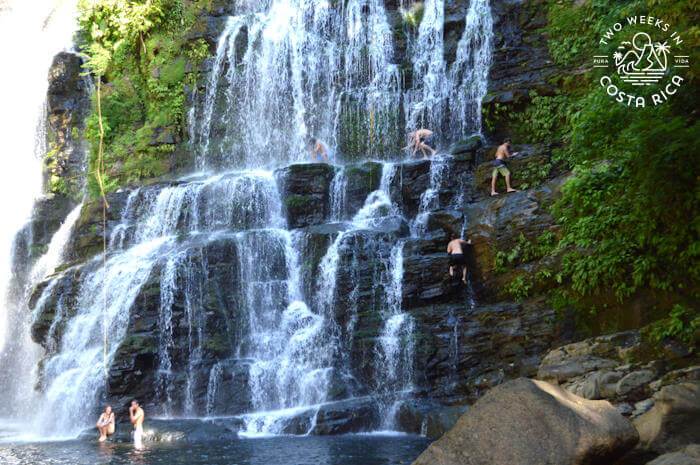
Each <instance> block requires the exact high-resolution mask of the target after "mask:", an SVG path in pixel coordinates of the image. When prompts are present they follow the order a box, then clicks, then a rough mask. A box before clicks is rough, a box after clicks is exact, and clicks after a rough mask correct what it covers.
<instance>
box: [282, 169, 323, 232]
mask: <svg viewBox="0 0 700 465" xmlns="http://www.w3.org/2000/svg"><path fill="white" fill-rule="evenodd" d="M334 175H335V169H334V168H333V166H331V165H328V164H325V163H314V164H309V165H291V166H288V167H286V168H283V169H281V170H278V171H276V172H275V176H276V177H277V179H278V182H279V183H280V188H281V189H280V190H281V192H282V198H283V202H284V208H285V210H286V213H287V220H288V222H289V227H290V228H292V229H294V228H301V227H304V226H310V225H312V224H320V223H324V222H325V221H326V220H327V219H328V217H329V214H330V206H329V187H330V183H331V180H332V179H333V176H334Z"/></svg>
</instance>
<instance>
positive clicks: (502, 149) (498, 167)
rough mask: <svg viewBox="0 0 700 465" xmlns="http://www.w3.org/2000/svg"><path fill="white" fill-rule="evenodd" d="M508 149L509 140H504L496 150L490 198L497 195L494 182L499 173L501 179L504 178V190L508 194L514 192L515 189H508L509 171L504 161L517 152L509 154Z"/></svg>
mask: <svg viewBox="0 0 700 465" xmlns="http://www.w3.org/2000/svg"><path fill="white" fill-rule="evenodd" d="M509 148H510V138H506V139H505V140H504V141H503V144H501V145H500V146H499V147H498V149H496V159H495V160H494V161H493V173H492V174H491V196H492V197H493V196H494V195H498V192H496V180H497V179H498V173H501V175H502V176H503V177H505V178H506V188H507V189H508V192H515V189H513V188H512V187H510V170H509V169H508V167H507V166H506V161H505V160H506V159H507V158H513V157H514V156H516V155H517V154H518V153H519V152H514V153H512V154H511V153H510V152H509V151H508V149H509Z"/></svg>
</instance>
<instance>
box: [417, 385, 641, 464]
mask: <svg viewBox="0 0 700 465" xmlns="http://www.w3.org/2000/svg"><path fill="white" fill-rule="evenodd" d="M638 440H639V437H638V434H637V431H636V430H635V429H634V427H633V426H632V423H631V422H630V421H629V420H627V419H626V418H624V417H623V416H622V415H620V414H619V413H618V412H617V411H616V410H615V409H614V408H613V406H612V405H610V404H609V403H608V402H606V401H590V400H586V399H583V398H581V397H578V396H575V395H573V394H571V393H569V392H567V391H565V390H563V389H561V388H560V387H558V386H554V385H552V384H550V383H547V382H544V381H537V380H531V379H526V378H519V379H516V380H513V381H510V382H507V383H505V384H502V385H500V386H498V387H496V388H494V389H492V390H491V391H489V392H488V393H487V394H486V395H485V396H484V397H482V398H481V399H480V400H479V401H478V402H476V404H474V406H473V407H472V408H471V409H469V410H468V411H467V412H466V413H465V414H464V415H462V417H461V418H460V419H459V421H458V422H457V424H456V425H455V426H454V428H452V430H450V431H449V432H447V433H446V434H445V435H444V436H443V437H442V438H440V439H439V440H438V441H436V442H434V443H433V444H431V445H430V447H428V449H427V450H426V451H425V452H423V454H421V456H420V457H418V459H417V460H416V461H415V462H413V465H477V464H479V465H480V464H494V465H501V464H509V465H516V464H522V465H526V464H532V465H541V464H550V465H557V464H561V465H574V464H596V465H603V464H607V463H614V461H615V460H616V459H617V458H619V457H621V456H622V455H624V454H625V453H626V452H627V451H628V450H629V449H631V448H632V447H634V445H635V444H636V443H637V441H638Z"/></svg>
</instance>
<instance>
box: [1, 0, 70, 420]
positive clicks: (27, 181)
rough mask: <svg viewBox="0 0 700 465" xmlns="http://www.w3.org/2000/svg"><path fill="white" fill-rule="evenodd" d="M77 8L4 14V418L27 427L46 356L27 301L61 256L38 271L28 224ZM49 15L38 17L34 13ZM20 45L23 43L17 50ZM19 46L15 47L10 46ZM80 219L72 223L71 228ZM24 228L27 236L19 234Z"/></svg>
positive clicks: (44, 3) (15, 9)
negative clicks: (52, 91)
mask: <svg viewBox="0 0 700 465" xmlns="http://www.w3.org/2000/svg"><path fill="white" fill-rule="evenodd" d="M75 3H76V2H75V1H66V2H62V3H61V4H59V5H56V4H55V2H53V1H50V0H40V1H37V2H26V1H22V0H10V1H8V2H5V3H4V4H3V5H2V9H1V10H0V42H1V43H2V44H6V46H4V47H2V49H1V50H0V53H1V56H0V60H1V61H2V63H3V66H4V69H5V72H3V73H2V75H1V76H0V101H2V102H3V110H2V111H0V140H2V144H3V150H2V151H3V153H4V154H5V157H4V158H3V166H4V169H5V170H6V172H8V173H12V175H11V176H9V177H8V178H7V179H6V180H5V181H4V182H3V183H2V184H1V185H0V195H1V196H2V197H3V198H4V199H11V200H10V201H7V202H5V205H4V207H5V208H4V209H3V222H2V227H1V228H0V303H1V305H2V312H0V389H2V391H3V393H4V394H5V397H4V400H3V402H2V405H0V417H3V418H8V417H9V418H18V419H21V420H24V419H26V418H27V417H28V416H30V414H31V413H32V412H33V408H34V405H33V400H34V398H33V396H31V395H28V394H27V393H28V392H32V388H33V385H34V381H35V378H34V376H35V374H36V370H35V367H36V363H37V361H38V360H39V357H40V354H41V348H40V347H39V346H38V345H37V344H34V343H33V342H32V341H31V338H30V334H29V321H28V315H30V313H29V311H28V310H27V308H26V304H25V302H26V298H27V293H28V291H29V290H31V289H30V288H31V287H32V283H33V282H34V283H35V282H36V281H35V280H36V279H42V278H43V277H44V276H43V274H44V273H50V272H53V269H52V266H55V263H56V259H57V258H58V257H60V254H61V251H62V245H63V244H62V243H61V242H62V240H63V239H64V238H65V235H64V234H63V233H64V231H65V229H66V228H67V229H70V226H72V224H69V221H68V220H66V222H64V223H65V225H66V226H65V228H63V230H62V231H60V233H61V234H63V235H62V236H59V237H57V238H56V239H55V240H53V241H52V243H51V246H50V250H49V252H50V253H49V255H48V256H47V257H46V258H44V259H41V260H40V261H41V263H40V264H39V266H36V267H33V266H32V265H33V264H32V263H31V259H29V258H28V256H27V255H25V253H24V252H26V249H25V247H19V246H18V245H19V244H20V243H22V242H23V243H24V245H25V246H29V247H31V246H32V245H33V244H32V243H31V237H32V236H33V235H32V225H31V223H26V222H27V220H28V219H29V215H30V213H31V207H32V204H33V203H34V201H35V199H37V198H38V197H39V195H40V194H41V188H42V186H41V182H42V179H41V174H42V159H43V156H44V154H45V153H46V118H45V114H46V106H45V97H46V90H47V86H48V81H47V75H48V71H49V67H50V65H51V62H52V60H53V57H54V55H56V54H57V53H58V52H60V51H63V50H66V49H70V48H71V47H72V34H73V32H74V31H75V19H74V18H75ZM40 11H43V12H46V13H47V14H44V15H41V14H38V13H37V12H40ZM17 37H24V38H25V39H26V40H23V42H22V45H21V46H19V45H16V42H17ZM12 44H15V45H12ZM73 219H75V215H71V218H70V220H73ZM23 225H24V228H23V231H22V232H21V233H20V234H18V235H17V237H16V238H15V234H16V233H17V231H18V230H20V228H22V226H23Z"/></svg>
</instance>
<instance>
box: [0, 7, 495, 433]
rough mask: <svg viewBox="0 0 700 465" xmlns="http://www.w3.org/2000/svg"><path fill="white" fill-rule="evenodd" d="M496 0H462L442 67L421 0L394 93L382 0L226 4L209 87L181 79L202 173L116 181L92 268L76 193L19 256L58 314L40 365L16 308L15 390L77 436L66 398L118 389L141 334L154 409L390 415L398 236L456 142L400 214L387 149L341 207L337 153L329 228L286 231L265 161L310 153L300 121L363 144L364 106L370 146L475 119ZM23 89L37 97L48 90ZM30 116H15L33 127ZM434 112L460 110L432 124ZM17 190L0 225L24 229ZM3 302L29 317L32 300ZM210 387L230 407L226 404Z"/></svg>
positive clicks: (453, 130)
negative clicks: (370, 180) (454, 41)
mask: <svg viewBox="0 0 700 465" xmlns="http://www.w3.org/2000/svg"><path fill="white" fill-rule="evenodd" d="M16 3H17V4H19V3H20V2H16ZM488 9H489V7H488V2H487V1H486V0H474V1H473V2H472V3H471V5H470V6H469V10H468V14H467V18H466V25H465V31H464V34H463V36H462V39H461V40H460V43H459V47H458V50H457V59H456V61H455V62H454V63H453V64H452V65H448V63H446V61H445V58H444V50H443V49H444V43H443V42H444V40H443V37H442V36H443V28H444V26H443V22H444V1H443V0H427V1H426V3H425V15H424V17H423V21H422V22H421V24H420V26H419V28H418V31H417V34H416V35H415V36H411V37H408V42H409V44H408V49H409V52H410V53H411V56H412V59H413V63H414V64H413V74H414V76H413V79H412V84H411V87H410V89H406V88H405V84H404V82H403V77H402V73H401V72H400V71H399V66H398V64H397V63H396V57H395V56H394V55H395V43H394V42H395V38H394V33H395V31H394V30H393V28H392V26H391V25H390V22H389V19H388V15H387V11H386V9H385V7H384V2H382V1H380V0H348V1H347V2H329V1H327V0H303V1H302V0H269V1H266V2H236V5H235V7H234V12H233V15H232V16H230V17H228V18H227V20H226V23H225V25H224V30H223V32H222V33H221V35H220V37H219V40H218V43H217V45H216V54H215V56H214V57H213V58H212V63H211V71H210V73H209V75H208V76H207V77H206V85H205V88H204V89H203V92H202V93H201V95H200V94H199V93H193V94H194V96H195V97H194V98H195V104H194V106H193V107H192V108H191V109H190V111H189V112H188V128H187V130H188V132H189V134H190V137H191V140H192V142H193V143H194V145H193V157H195V159H196V167H197V169H198V170H199V171H200V172H201V173H199V174H197V175H192V176H190V177H189V178H183V179H179V180H172V181H169V182H167V183H158V184H155V185H149V186H143V187H140V188H137V189H133V190H131V191H130V192H128V193H120V194H116V195H122V197H121V200H120V202H115V203H114V205H119V207H117V208H119V209H121V211H120V216H119V218H118V219H114V220H112V221H110V222H109V224H108V227H107V231H105V232H104V234H106V235H107V240H108V244H109V247H108V254H107V261H106V264H105V265H104V266H103V263H102V257H101V255H100V256H95V257H92V258H91V259H88V260H87V261H85V262H82V263H79V264H77V265H73V266H70V267H68V268H67V269H63V267H60V266H59V265H61V264H62V263H61V252H60V251H61V249H62V245H61V244H65V243H66V242H68V241H69V236H70V234H71V230H72V228H73V223H75V222H76V221H77V220H78V217H79V215H80V211H81V209H80V207H78V208H76V209H75V210H73V212H71V214H70V215H69V216H68V218H67V219H66V221H65V222H64V227H62V228H61V229H60V230H59V231H58V232H57V233H56V235H55V236H54V240H55V244H54V241H52V244H51V246H50V247H49V251H48V253H47V254H46V255H45V256H44V257H42V258H41V259H40V260H39V261H38V262H37V264H36V265H35V266H34V268H33V271H31V270H30V271H31V276H32V278H31V281H33V284H36V282H38V281H43V282H41V283H40V284H39V285H38V286H37V291H36V292H37V295H34V296H32V305H33V307H32V309H33V313H32V314H33V315H34V318H37V319H38V318H45V317H47V316H51V317H52V320H51V324H50V326H49V325H47V326H49V327H48V328H45V329H46V336H45V337H44V341H43V344H44V349H45V352H44V354H43V358H42V359H41V363H38V361H39V359H40V358H41V357H42V354H41V350H40V349H39V348H38V346H37V345H36V344H33V343H31V342H30V341H29V336H28V334H29V328H28V325H29V323H30V322H27V319H26V318H23V319H21V320H22V321H23V322H24V323H22V324H23V325H24V326H23V327H22V328H21V334H26V335H27V337H26V340H27V341H28V343H29V344H30V345H31V347H29V346H28V347H22V348H20V349H17V351H16V352H21V353H22V354H23V356H25V357H27V358H26V360H25V361H24V362H23V363H25V365H23V366H24V367H26V369H24V371H23V373H29V375H30V377H31V380H32V381H31V383H30V382H29V381H27V382H24V383H23V384H22V386H25V387H26V386H29V385H32V383H33V382H34V381H37V383H38V387H39V390H40V391H41V393H42V395H43V396H42V398H41V399H37V403H36V406H38V407H37V408H36V410H38V411H41V412H51V415H50V416H49V418H48V419H47V418H46V417H43V418H42V419H41V420H42V421H41V424H40V425H37V431H39V432H43V433H46V434H49V435H53V436H55V435H56V434H57V433H56V432H60V433H59V434H60V435H61V436H73V437H74V436H75V435H77V434H78V433H79V432H80V431H81V430H82V429H83V428H85V427H88V426H90V425H91V424H92V420H93V419H92V418H86V417H84V416H76V415H75V412H78V411H80V412H90V413H92V412H93V411H95V410H96V409H97V408H98V407H99V406H100V402H102V401H103V400H104V396H105V394H110V395H113V392H111V391H113V390H114V389H115V385H116V384H118V382H119V380H118V378H119V376H122V375H123V374H124V373H128V372H129V371H130V370H129V369H128V367H127V369H124V367H123V366H121V365H120V364H123V363H136V362H135V361H133V360H132V359H133V357H131V355H132V353H131V352H129V351H130V350H131V351H136V350H137V349H139V348H143V346H144V345H145V346H147V348H148V350H147V352H148V355H149V357H151V358H152V359H153V360H152V361H149V363H150V362H152V366H149V368H148V370H151V371H150V372H149V371H148V370H144V372H145V373H146V374H147V375H148V376H152V379H149V380H148V381H145V382H147V383H152V386H153V392H152V397H153V398H152V399H148V400H147V401H149V402H152V405H153V410H150V411H149V415H150V412H153V414H155V415H161V416H164V417H169V418H172V417H183V416H187V417H192V416H195V417H196V416H204V415H206V416H217V415H221V414H226V415H235V416H236V417H237V418H238V419H239V420H241V421H242V425H243V426H242V433H244V434H248V435H258V434H283V433H286V432H287V431H289V428H288V427H289V421H290V420H291V419H293V418H294V417H295V416H298V415H299V414H300V413H302V412H303V413H304V414H305V415H308V416H309V419H310V420H309V422H308V423H304V424H302V425H301V426H300V428H298V429H297V430H295V431H298V432H302V433H304V432H306V433H310V432H312V431H313V428H314V425H315V416H316V415H317V414H318V412H319V411H320V409H321V408H323V406H324V405H328V404H329V403H330V402H334V401H337V400H346V399H352V398H354V397H356V396H365V395H370V396H372V398H374V399H377V401H378V403H379V404H380V405H379V408H380V415H381V417H382V419H383V420H384V421H383V423H382V425H381V427H382V428H384V429H393V428H396V424H395V416H396V415H395V414H396V409H397V406H398V405H399V402H400V401H401V400H402V397H403V396H404V395H405V394H407V393H410V392H411V391H412V390H413V389H414V385H413V384H414V381H415V380H414V374H413V371H412V367H413V352H414V347H413V343H412V337H413V334H412V333H413V329H414V321H413V318H412V317H411V315H410V314H409V313H408V312H407V311H405V309H404V308H403V306H402V300H403V285H402V281H403V273H404V264H403V254H404V246H405V245H406V243H407V242H408V241H410V240H413V239H415V238H417V237H422V236H423V235H424V234H425V232H426V231H425V229H426V228H425V226H426V224H427V220H428V216H429V214H430V213H431V212H433V211H435V210H437V209H439V208H440V207H441V205H440V199H439V195H438V194H439V192H440V189H441V187H442V183H443V179H444V178H445V173H446V169H447V166H448V161H449V157H448V156H442V155H441V156H438V157H436V158H435V159H433V160H431V162H430V183H429V186H428V189H427V190H426V191H425V192H424V193H423V195H422V196H421V198H420V205H419V212H418V216H417V217H416V218H414V219H412V220H411V221H409V218H404V217H402V215H401V213H400V212H401V208H400V207H401V205H400V204H397V202H395V201H394V200H393V199H396V198H398V197H401V196H400V195H398V196H397V194H398V192H397V190H396V184H397V182H398V180H396V179H395V178H396V176H397V173H398V172H399V165H398V164H396V163H384V164H383V168H382V176H381V182H380V185H379V187H378V188H377V189H376V190H374V191H372V192H370V193H369V194H368V195H367V197H366V199H365V202H364V205H363V206H362V208H360V209H359V211H357V212H356V213H355V214H354V215H353V216H352V218H350V215H351V214H350V212H349V210H350V207H349V206H348V204H349V201H348V197H350V195H349V194H348V192H349V190H348V189H349V188H352V186H349V185H348V184H349V183H348V179H349V178H351V176H350V175H349V174H348V173H349V172H348V171H346V168H345V167H340V168H338V169H336V173H335V176H334V178H333V180H332V182H331V185H330V194H329V195H330V199H327V200H329V202H330V212H328V213H329V219H330V221H331V222H332V223H333V224H332V225H326V226H328V228H329V229H328V230H326V229H323V228H322V229H323V231H322V232H317V231H310V230H311V229H313V228H300V229H298V230H290V227H289V224H288V220H287V218H286V216H285V204H284V202H283V197H282V192H281V183H280V181H279V179H277V177H276V176H277V174H276V173H275V172H273V171H270V170H271V169H272V168H276V167H282V166H286V165H287V164H289V163H292V162H296V161H302V160H308V158H309V155H308V154H309V149H310V147H309V146H308V142H307V137H308V136H315V137H317V138H320V139H323V140H324V141H327V142H328V145H329V146H331V148H334V147H338V152H337V153H340V154H341V155H343V150H347V151H350V146H351V145H352V144H355V146H354V147H355V149H356V150H355V152H356V153H359V154H360V155H359V157H365V156H366V154H367V146H366V143H367V141H366V139H367V138H366V136H365V134H367V132H368V126H362V125H363V124H364V125H366V124H367V121H368V120H369V117H368V115H369V111H370V108H371V109H372V110H373V111H374V114H375V117H376V119H375V126H374V128H373V130H374V140H375V147H374V148H375V150H377V152H376V153H379V155H380V156H387V157H388V156H392V157H393V156H395V155H396V153H397V150H396V148H397V145H398V146H399V147H400V145H401V142H402V140H401V134H400V133H401V132H402V131H403V128H404V126H406V127H408V128H412V127H413V126H415V125H427V126H433V127H435V128H436V129H437V130H436V132H437V133H438V135H439V137H440V138H441V139H442V141H448V140H449V141H451V140H454V139H456V138H457V137H460V136H463V135H465V134H468V133H470V132H475V131H476V132H478V131H479V129H480V110H479V102H480V100H481V98H482V97H483V94H484V93H485V89H486V77H487V73H488V63H489V59H490V58H489V54H490V41H491V35H490V34H491V27H492V25H491V18H490V12H489V11H487V10H488ZM57 11H58V10H57ZM482 16H488V18H486V17H484V18H482ZM55 18H56V17H53V18H52V19H51V22H53V21H54V20H55ZM49 24H50V23H49ZM2 32H3V33H4V29H3V30H2ZM56 43H58V41H56ZM65 43H68V42H65ZM53 45H55V44H52V46H53ZM42 56H43V55H42ZM39 74H41V73H39ZM44 75H45V73H44ZM44 75H42V79H43V76H44ZM1 91H2V90H1V89H0V92H1ZM32 92H33V93H34V94H35V95H40V96H41V95H44V94H45V88H42V89H41V91H39V92H37V91H36V89H34V90H32ZM37 102H38V100H37ZM38 103H40V102H38ZM30 106H31V105H30ZM25 107H27V105H24V106H23V107H22V108H23V109H24V108H25ZM38 108H40V105H39V106H38ZM41 111H43V110H41V109H39V112H41ZM37 114H38V113H36V112H35V114H33V115H34V116H33V118H34V119H33V120H31V121H30V118H28V119H27V121H30V122H31V131H32V133H31V134H32V135H33V134H34V132H33V131H34V123H35V122H36V115H37ZM448 115H449V116H448ZM445 118H451V120H454V121H457V122H458V123H455V124H456V126H450V125H446V124H443V122H444V121H445ZM477 120H478V121H477ZM9 126H10V125H9V124H8V125H2V127H9ZM349 134H350V135H353V134H354V135H355V136H357V135H359V136H360V137H359V139H360V140H359V141H357V140H354V139H353V140H351V139H349ZM41 137H42V138H43V135H42V136H41ZM13 140H14V139H13ZM27 140H29V139H26V138H23V139H22V143H25V142H26V141H27ZM363 144H365V145H363ZM30 149H31V147H30ZM39 150H40V152H41V150H43V148H41V147H40V149H39ZM18 153H19V152H18ZM21 153H27V154H29V156H26V157H23V158H24V159H23V161H22V162H23V163H27V167H25V168H26V169H25V168H22V169H21V170H19V171H18V172H24V171H27V172H29V171H32V174H36V173H35V172H34V171H33V170H35V169H36V172H38V170H39V167H38V166H39V165H38V163H37V160H34V159H33V157H31V156H30V155H31V151H30V152H27V150H22V152H21ZM278 173H279V172H278ZM395 181H396V182H395ZM27 184H30V183H27ZM26 187H27V190H26V191H22V193H21V196H22V198H23V199H24V198H25V197H27V198H28V199H32V198H33V197H34V196H35V190H31V189H29V186H26ZM32 189H34V188H32ZM30 191H31V192H30ZM25 194H26V195H25ZM392 194H393V195H392ZM351 195H353V196H354V195H355V193H354V192H353V193H352V194H351ZM12 196H13V198H16V197H18V194H17V193H14V192H13V193H12ZM8 197H9V196H8ZM352 201H353V202H354V199H353V200H352ZM28 205H29V203H27V209H25V210H22V212H21V213H22V214H21V215H20V214H19V213H18V214H17V219H18V220H17V221H16V222H15V223H17V224H16V225H13V226H11V227H12V228H15V229H12V231H11V232H10V233H8V234H11V235H14V234H15V232H16V230H17V229H18V228H19V227H20V226H21V225H22V221H23V220H25V219H26V213H27V211H28V208H29V207H28ZM22 208H24V207H22ZM19 210H21V209H18V211H19ZM314 226H317V225H314ZM326 226H324V228H325V227H326ZM8 227H9V226H8ZM30 227H31V225H30V226H28V228H30ZM326 231H332V232H326ZM30 232H31V231H30V230H29V229H25V230H24V233H25V235H30V234H29V233H30ZM314 234H317V235H318V236H322V237H323V241H318V242H317V243H319V244H321V245H318V246H317V247H319V248H321V247H322V248H323V249H322V250H321V253H319V254H318V256H317V257H316V258H315V260H317V261H315V262H313V266H314V267H316V265H317V264H318V270H314V271H317V272H318V274H317V275H315V274H314V276H313V279H315V281H311V276H310V273H308V272H307V270H308V267H309V264H308V263H305V262H304V260H305V255H304V252H305V250H303V248H302V245H303V244H304V241H305V240H310V239H308V238H309V237H317V236H313V235H314ZM409 234H410V236H412V237H409ZM8 237H9V235H8ZM20 239H22V240H24V239H26V238H25V237H24V236H21V237H20ZM8 240H9V239H8ZM18 240H19V239H18ZM18 249H19V247H18ZM17 253H18V254H19V253H20V252H19V251H18V252H17ZM318 260H320V263H319V261H318ZM8 262H9V259H8ZM305 267H306V268H305ZM57 269H58V271H56V270H57ZM368 280H369V281H371V283H372V285H370V286H367V281H368ZM5 281H9V277H8V278H7V279H6V280H5ZM309 281H311V282H309ZM0 284H2V283H0ZM363 286H364V287H363ZM30 287H32V288H34V285H32V286H30ZM365 287H370V288H371V292H367V291H365V290H364V288H365ZM309 290H310V291H309ZM103 292H106V297H107V306H106V308H103V302H102V298H101V296H102V293H103ZM96 296H97V297H98V298H96ZM27 297H28V296H22V298H21V299H18V300H17V301H18V302H20V301H21V302H25V301H26V300H27ZM10 308H11V311H15V310H16V312H15V313H16V315H21V314H22V313H25V314H26V313H28V312H27V309H26V306H25V305H24V304H22V305H16V309H15V310H12V308H15V307H12V306H11V307H10ZM363 312H365V313H364V314H363ZM368 312H369V313H371V314H372V315H371V318H376V321H375V320H371V322H372V324H373V325H374V326H372V329H373V331H374V330H376V331H375V332H372V334H371V336H368V337H367V340H366V341H365V340H363V344H365V343H366V344H367V345H368V346H369V349H367V350H366V352H365V353H364V354H363V355H366V356H369V357H370V358H372V360H368V363H367V367H368V368H367V371H368V372H370V376H372V379H370V380H360V378H361V376H367V374H366V373H365V374H358V373H354V372H353V369H352V367H351V365H352V363H353V362H352V361H351V353H352V351H353V350H358V349H357V348H356V347H354V346H353V343H354V341H353V338H354V337H356V336H355V330H356V327H357V325H359V324H362V318H366V314H367V313H368ZM12 315H14V313H13V314H12ZM12 315H10V316H11V317H12ZM35 323H36V321H35ZM375 323H376V324H375ZM103 327H105V328H106V331H107V336H108V337H107V347H106V349H107V350H106V363H107V367H108V368H109V369H111V370H112V371H113V374H110V378H109V379H106V378H105V376H104V373H103V369H104V360H103V338H102V335H103V332H102V331H103ZM0 329H1V328H0ZM13 331H14V329H13ZM455 337H456V333H455ZM367 341H369V342H367ZM138 344H142V346H138ZM0 345H1V344H0ZM6 345H7V344H6ZM5 352H7V351H5ZM353 354H354V353H353ZM3 357H5V353H3ZM125 359H128V360H126V361H125ZM0 362H3V359H0ZM144 363H145V362H144ZM3 366H4V362H3ZM31 367H36V368H34V369H33V370H32V368H31ZM232 379H234V380H235V382H236V383H238V384H237V385H236V386H237V387H236V388H237V389H240V392H241V393H242V394H241V397H245V399H242V400H241V401H240V402H237V403H236V402H234V401H237V400H238V399H234V400H232V399H231V397H232V396H233V391H227V390H229V389H231V387H230V386H231V383H232V381H231V380H232ZM362 383H364V385H363V384H362ZM339 385H341V386H342V387H343V389H340V390H338V389H337V388H336V387H337V386H339ZM14 386H19V384H14ZM236 392H238V391H236ZM121 395H126V394H124V393H119V396H121ZM222 398H223V399H225V400H226V401H227V402H228V403H230V404H234V403H235V404H236V405H235V406H231V407H230V409H227V408H224V409H223V410H225V412H223V413H222V411H221V410H222V409H221V404H222ZM144 400H146V399H144ZM156 405H157V406H158V407H157V408H156ZM225 407H228V406H225Z"/></svg>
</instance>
